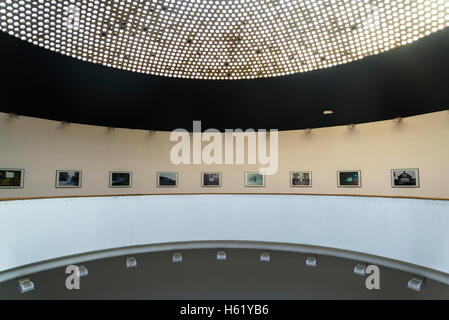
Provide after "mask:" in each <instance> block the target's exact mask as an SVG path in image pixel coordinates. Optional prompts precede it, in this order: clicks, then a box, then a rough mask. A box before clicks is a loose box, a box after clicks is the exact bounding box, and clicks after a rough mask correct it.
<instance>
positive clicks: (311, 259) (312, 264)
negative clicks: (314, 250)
mask: <svg viewBox="0 0 449 320" xmlns="http://www.w3.org/2000/svg"><path fill="white" fill-rule="evenodd" d="M316 265H317V260H316V257H307V259H306V267H312V268H315V267H316Z"/></svg>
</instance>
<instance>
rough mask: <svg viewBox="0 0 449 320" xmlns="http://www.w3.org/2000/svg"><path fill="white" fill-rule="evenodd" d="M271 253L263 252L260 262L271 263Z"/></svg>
mask: <svg viewBox="0 0 449 320" xmlns="http://www.w3.org/2000/svg"><path fill="white" fill-rule="evenodd" d="M270 259H271V257H270V253H269V252H262V253H261V254H260V262H270Z"/></svg>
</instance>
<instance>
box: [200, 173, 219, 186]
mask: <svg viewBox="0 0 449 320" xmlns="http://www.w3.org/2000/svg"><path fill="white" fill-rule="evenodd" d="M208 176H209V177H208ZM216 177H218V184H214V183H215V179H214V178H216ZM211 179H214V181H211ZM207 180H209V183H210V184H208V181H207ZM201 187H204V188H219V187H221V172H201Z"/></svg>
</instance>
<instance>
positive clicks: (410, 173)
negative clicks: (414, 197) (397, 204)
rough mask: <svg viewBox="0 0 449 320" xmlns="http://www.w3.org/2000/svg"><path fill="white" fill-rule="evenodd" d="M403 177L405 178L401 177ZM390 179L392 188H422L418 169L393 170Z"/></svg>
mask: <svg viewBox="0 0 449 320" xmlns="http://www.w3.org/2000/svg"><path fill="white" fill-rule="evenodd" d="M401 175H404V176H403V177H401ZM396 177H398V179H396ZM390 178H391V187H392V188H420V183H421V182H420V179H419V169H418V168H406V169H391V170H390ZM401 180H402V181H401ZM408 180H409V181H408Z"/></svg>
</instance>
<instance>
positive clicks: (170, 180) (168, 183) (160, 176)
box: [157, 172, 178, 188]
mask: <svg viewBox="0 0 449 320" xmlns="http://www.w3.org/2000/svg"><path fill="white" fill-rule="evenodd" d="M157 186H158V187H173V188H175V187H177V186H178V173H177V172H158V173H157Z"/></svg>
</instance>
